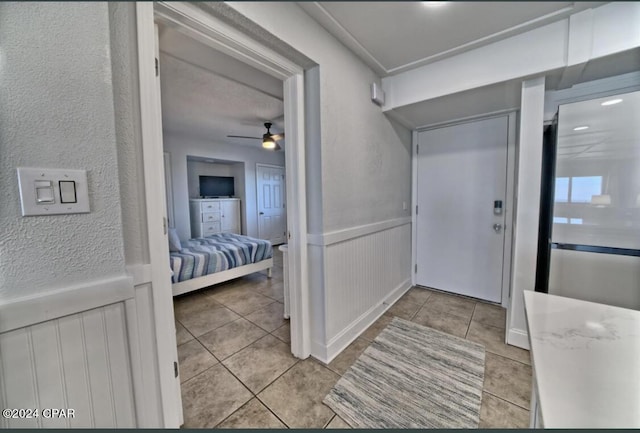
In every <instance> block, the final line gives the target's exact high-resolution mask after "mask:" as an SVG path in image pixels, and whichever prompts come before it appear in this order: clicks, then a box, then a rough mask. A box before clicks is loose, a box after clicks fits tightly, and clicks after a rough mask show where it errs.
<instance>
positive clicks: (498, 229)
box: [493, 223, 502, 233]
mask: <svg viewBox="0 0 640 433" xmlns="http://www.w3.org/2000/svg"><path fill="white" fill-rule="evenodd" d="M493 229H494V230H495V231H496V233H500V230H502V224H500V223H495V224H494V225H493Z"/></svg>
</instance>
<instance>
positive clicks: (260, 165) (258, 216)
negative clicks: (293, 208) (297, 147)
mask: <svg viewBox="0 0 640 433" xmlns="http://www.w3.org/2000/svg"><path fill="white" fill-rule="evenodd" d="M284 152H285V158H286V155H287V151H286V149H285V151H284ZM285 163H286V161H285ZM258 167H267V168H281V169H282V175H283V176H284V182H283V187H284V192H285V194H284V197H285V202H284V209H285V215H286V214H287V209H288V208H287V201H286V197H287V170H286V167H285V166H282V165H277V164H264V163H262V162H256V218H257V221H258V237H260V208H259V206H258V195H259V194H260V190H259V188H258V183H259V179H258ZM285 218H286V216H285ZM288 221H289V219H288V218H287V224H289V223H288ZM285 243H286V242H285Z"/></svg>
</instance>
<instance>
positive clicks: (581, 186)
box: [552, 92, 640, 249]
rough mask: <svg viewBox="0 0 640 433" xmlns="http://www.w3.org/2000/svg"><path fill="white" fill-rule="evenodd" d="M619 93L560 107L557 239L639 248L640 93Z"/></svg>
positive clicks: (555, 240)
mask: <svg viewBox="0 0 640 433" xmlns="http://www.w3.org/2000/svg"><path fill="white" fill-rule="evenodd" d="M620 98H622V99H623V102H622V103H620V104H616V105H611V106H602V105H601V104H600V103H601V102H602V101H605V100H607V99H610V97H608V98H601V99H594V100H590V101H581V102H577V103H571V104H565V105H561V106H560V113H559V116H558V137H557V153H556V170H555V171H556V176H555V179H554V180H555V185H554V193H555V198H554V201H555V203H554V211H553V231H552V240H553V241H554V242H560V243H569V244H581V245H598V246H609V247H619V248H631V249H640V122H638V113H640V92H633V93H628V94H624V95H620ZM578 124H581V125H582V124H589V125H590V128H589V129H588V130H585V131H574V129H573V128H574V127H575V126H576V125H578Z"/></svg>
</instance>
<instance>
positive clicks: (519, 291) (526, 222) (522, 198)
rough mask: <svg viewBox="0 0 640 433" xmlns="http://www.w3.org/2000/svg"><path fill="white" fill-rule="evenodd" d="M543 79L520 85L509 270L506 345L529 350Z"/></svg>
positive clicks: (536, 241)
mask: <svg viewBox="0 0 640 433" xmlns="http://www.w3.org/2000/svg"><path fill="white" fill-rule="evenodd" d="M544 83H545V79H544V77H539V78H533V79H530V80H526V81H523V82H522V103H521V104H522V105H521V108H520V136H519V137H518V142H519V148H518V161H517V167H518V168H517V173H518V175H517V176H518V178H517V186H516V219H515V222H514V238H513V253H512V254H513V262H512V270H511V306H510V308H509V314H508V316H509V317H508V319H507V328H508V330H507V336H506V337H507V343H509V344H513V345H515V346H519V347H525V348H528V347H529V342H528V340H527V324H526V322H525V315H524V291H525V290H534V289H535V280H536V262H537V254H538V220H539V217H540V180H541V167H542V132H543V131H542V129H543V117H544V85H545V84H544Z"/></svg>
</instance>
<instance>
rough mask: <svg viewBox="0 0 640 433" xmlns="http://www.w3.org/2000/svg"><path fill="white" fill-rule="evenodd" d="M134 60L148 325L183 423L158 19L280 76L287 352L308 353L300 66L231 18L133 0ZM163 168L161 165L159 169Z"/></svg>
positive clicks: (174, 423)
mask: <svg viewBox="0 0 640 433" xmlns="http://www.w3.org/2000/svg"><path fill="white" fill-rule="evenodd" d="M136 12H137V19H136V24H137V32H138V67H139V75H140V111H141V125H142V148H143V164H144V184H145V185H144V186H145V192H146V199H145V204H146V211H147V226H148V230H147V232H148V236H149V239H150V241H149V246H150V251H149V254H150V263H151V266H150V274H151V281H152V285H153V292H154V294H153V297H152V298H150V302H151V303H152V304H153V311H154V317H153V318H152V321H153V325H152V326H153V328H154V329H155V334H156V341H157V358H158V367H159V371H158V377H159V380H158V388H159V394H160V396H161V401H162V412H163V415H164V424H165V425H164V426H165V427H171V428H176V427H179V426H180V425H181V423H182V404H181V396H180V384H179V383H178V381H177V373H176V371H177V365H178V364H177V361H178V360H177V353H176V335H175V331H176V329H175V325H174V322H173V317H174V314H173V297H172V293H171V283H170V281H171V280H170V278H169V273H168V269H167V263H168V252H169V251H168V238H167V209H166V197H165V188H164V183H165V182H164V170H163V169H162V168H163V147H162V142H163V136H162V116H161V104H160V99H161V97H160V88H159V80H158V78H157V77H158V51H157V49H158V47H157V44H156V41H157V33H156V29H154V25H155V24H156V23H162V24H165V25H170V26H172V27H173V28H176V29H178V30H179V31H180V32H181V33H183V34H185V35H187V36H190V37H192V38H194V39H197V40H198V41H200V42H203V43H205V44H207V45H209V46H211V47H212V48H214V49H216V50H220V51H221V52H223V53H225V54H227V55H229V56H231V57H234V58H235V59H237V60H240V61H242V62H244V63H246V64H248V65H250V66H253V67H254V68H259V69H261V70H263V71H265V72H266V73H268V74H270V75H272V76H273V77H276V78H278V79H280V80H282V82H283V89H284V111H285V113H284V114H285V118H286V123H285V125H284V126H285V127H284V129H285V134H286V137H287V152H286V165H287V167H288V177H287V179H286V184H287V185H286V197H287V200H286V202H287V203H290V206H288V207H287V209H286V214H287V221H288V224H287V230H286V238H287V241H288V248H289V261H288V267H289V272H288V277H289V280H288V281H289V283H290V286H291V287H296V290H294V291H292V292H291V294H290V298H289V301H290V302H289V304H290V310H291V332H290V334H291V352H292V353H293V355H295V356H296V357H298V358H302V359H304V358H307V357H308V356H309V354H310V335H309V331H310V325H309V293H308V277H307V240H306V232H307V230H306V197H305V190H306V189H305V167H304V127H305V125H304V70H303V68H302V67H300V66H298V65H297V64H295V63H294V62H292V61H290V60H288V59H286V58H284V57H282V56H281V55H279V54H276V53H275V52H274V51H272V50H270V49H269V48H267V47H266V46H263V45H262V44H260V43H259V42H257V41H255V40H253V39H252V38H250V37H248V36H247V35H245V34H244V33H242V32H241V31H239V30H237V29H236V28H235V27H233V25H229V24H228V22H223V21H222V20H219V19H217V18H215V17H214V16H213V15H211V14H209V13H207V12H205V11H203V10H202V9H201V8H199V7H197V6H195V5H192V4H188V3H164V2H158V3H137V4H136ZM158 168H160V169H158Z"/></svg>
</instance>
